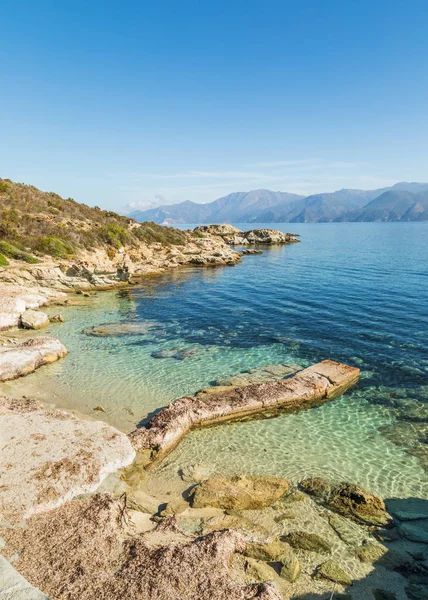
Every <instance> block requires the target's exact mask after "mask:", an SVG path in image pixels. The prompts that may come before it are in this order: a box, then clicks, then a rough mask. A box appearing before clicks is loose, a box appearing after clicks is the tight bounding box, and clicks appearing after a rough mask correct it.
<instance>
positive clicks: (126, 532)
mask: <svg viewBox="0 0 428 600" xmlns="http://www.w3.org/2000/svg"><path fill="white" fill-rule="evenodd" d="M127 523H128V518H127V508H126V505H124V503H123V502H120V501H118V500H115V499H113V498H112V497H111V496H109V495H107V494H103V495H101V494H99V495H96V496H92V497H91V498H86V499H83V500H75V501H73V502H69V503H67V504H65V505H64V506H62V507H60V508H59V509H57V510H55V511H52V512H50V513H48V514H40V515H36V516H34V517H33V518H31V519H30V520H29V521H28V524H27V527H26V529H25V530H12V529H9V530H6V532H5V539H6V542H7V551H8V553H18V552H19V559H18V560H17V568H19V570H20V572H21V573H22V574H23V575H24V576H25V577H26V578H27V579H28V580H29V581H30V582H31V583H33V585H37V586H38V587H39V588H40V589H43V590H44V591H45V592H46V593H47V594H48V595H49V596H50V597H52V598H59V597H63V596H64V594H66V597H67V598H68V599H69V600H93V599H94V598H100V599H106V600H107V599H108V600H123V598H133V599H134V600H147V599H148V598H151V599H153V600H154V599H155V598H156V599H158V600H171V599H172V598H180V600H195V599H198V600H224V599H225V598H227V600H281V595H280V594H279V592H278V591H277V589H276V588H275V586H274V585H272V584H269V583H255V584H250V585H248V584H245V583H243V582H242V581H239V579H238V578H237V577H236V576H234V573H233V566H232V561H233V558H234V555H235V553H237V552H242V551H244V550H245V540H244V538H243V536H242V535H240V534H239V533H237V532H235V531H230V530H224V531H215V532H213V533H211V534H209V535H206V536H203V537H196V536H194V535H189V534H185V533H184V532H183V531H181V530H180V528H179V527H177V525H176V522H175V520H174V518H171V517H170V518H167V519H164V520H163V521H162V523H161V524H160V525H159V526H158V527H157V528H156V529H155V530H154V531H150V532H147V533H143V534H139V535H135V533H133V531H132V530H131V528H130V527H129V526H128V525H127Z"/></svg>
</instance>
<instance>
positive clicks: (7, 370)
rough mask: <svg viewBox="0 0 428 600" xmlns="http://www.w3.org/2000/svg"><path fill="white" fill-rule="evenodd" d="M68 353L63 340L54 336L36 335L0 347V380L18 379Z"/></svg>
mask: <svg viewBox="0 0 428 600" xmlns="http://www.w3.org/2000/svg"><path fill="white" fill-rule="evenodd" d="M66 354H67V349H66V348H65V346H63V344H61V342H60V341H59V340H57V339H55V338H52V337H47V336H43V337H36V338H31V339H29V340H26V341H25V342H22V343H21V344H17V345H13V344H11V345H6V346H1V347H0V381H9V380H11V379H17V378H18V377H23V376H24V375H28V374H29V373H32V372H33V371H35V370H36V369H38V368H39V367H41V366H43V365H47V364H49V363H52V362H55V361H56V360H58V359H59V358H63V357H64V356H66Z"/></svg>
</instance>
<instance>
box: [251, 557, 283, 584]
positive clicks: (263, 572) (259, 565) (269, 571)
mask: <svg viewBox="0 0 428 600" xmlns="http://www.w3.org/2000/svg"><path fill="white" fill-rule="evenodd" d="M245 571H246V575H247V577H248V579H250V580H253V581H260V582H264V581H274V580H275V578H276V572H275V571H274V569H273V568H272V567H270V566H269V565H267V564H266V563H265V562H263V561H260V560H256V559H254V558H249V559H248V560H247V563H246V569H245Z"/></svg>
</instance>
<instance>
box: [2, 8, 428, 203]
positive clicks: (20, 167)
mask: <svg viewBox="0 0 428 600" xmlns="http://www.w3.org/2000/svg"><path fill="white" fill-rule="evenodd" d="M0 15H1V18H0V22H1V29H0V66H1V68H0V140H1V142H0V177H9V178H11V179H13V180H15V181H22V182H25V183H32V184H34V185H36V186H37V187H40V188H41V189H44V190H50V191H56V192H58V193H60V194H61V195H63V196H65V197H69V196H71V197H74V198H75V199H76V200H79V201H82V202H86V203H88V204H91V205H94V204H98V205H100V206H102V207H105V208H107V207H108V208H114V209H120V208H121V207H123V206H125V205H126V204H129V203H133V205H139V206H142V207H149V206H152V205H156V204H161V203H171V202H178V201H182V200H193V201H196V202H207V201H211V200H214V199H216V198H217V197H219V196H222V195H225V194H227V193H230V192H233V191H245V190H250V189H255V188H262V187H263V188H269V189H273V190H282V191H292V192H299V193H313V192H317V191H333V190H335V189H339V188H342V187H361V188H376V187H381V186H383V185H387V184H389V183H393V182H396V181H400V180H412V181H428V33H427V32H428V2H427V0H407V1H401V0H371V1H366V0H340V1H339V0H292V1H289V0H259V1H253V0H228V1H227V2H225V1H223V0H216V1H215V2H214V1H212V2H209V1H208V0H199V1H196V0H192V1H189V0H140V1H133V0H127V1H126V2H119V0H117V1H114V2H113V1H110V0H103V1H99V0H89V1H88V0H86V1H82V0H73V1H72V0H60V1H58V0H53V1H46V0H30V1H22V0H13V1H12V0H0Z"/></svg>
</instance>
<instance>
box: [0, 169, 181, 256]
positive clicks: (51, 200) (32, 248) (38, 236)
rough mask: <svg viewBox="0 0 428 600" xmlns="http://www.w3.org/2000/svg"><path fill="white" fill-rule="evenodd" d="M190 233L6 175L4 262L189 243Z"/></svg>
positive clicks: (1, 222) (1, 201)
mask: <svg viewBox="0 0 428 600" xmlns="http://www.w3.org/2000/svg"><path fill="white" fill-rule="evenodd" d="M188 238H189V234H188V233H185V232H183V231H179V230H177V229H173V228H170V227H163V226H161V225H157V224H156V223H142V224H138V223H137V222H136V221H134V220H133V219H130V218H128V217H125V216H121V215H118V214H116V213H114V212H112V211H106V210H101V209H100V208H98V207H95V208H91V207H90V206H87V205H85V204H80V203H78V202H76V201H75V200H73V199H72V198H67V199H64V198H61V197H60V196H58V194H55V193H54V192H41V191H40V190H38V189H37V188H35V187H33V186H31V185H25V184H22V183H14V182H12V181H10V180H9V179H0V266H7V264H8V262H9V261H8V259H14V260H23V261H25V262H27V263H36V262H38V258H37V256H39V257H40V256H46V255H49V256H52V257H53V258H57V259H61V258H70V257H72V256H73V255H75V254H77V253H79V252H80V251H82V250H93V249H95V248H99V247H104V248H105V249H106V250H107V252H108V253H109V256H114V254H115V251H116V250H118V249H119V248H121V247H122V246H134V247H138V246H139V245H141V243H144V244H154V243H160V244H162V245H184V244H186V242H187V241H188Z"/></svg>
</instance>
